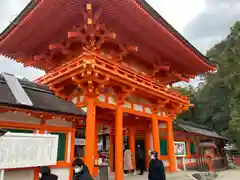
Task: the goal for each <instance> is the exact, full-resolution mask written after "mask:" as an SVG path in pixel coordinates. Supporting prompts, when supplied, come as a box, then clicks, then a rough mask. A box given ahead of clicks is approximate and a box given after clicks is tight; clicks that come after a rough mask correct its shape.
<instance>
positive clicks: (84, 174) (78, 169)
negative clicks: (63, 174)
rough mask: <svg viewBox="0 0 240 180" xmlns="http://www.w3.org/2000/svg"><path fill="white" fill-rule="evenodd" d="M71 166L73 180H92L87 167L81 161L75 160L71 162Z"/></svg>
mask: <svg viewBox="0 0 240 180" xmlns="http://www.w3.org/2000/svg"><path fill="white" fill-rule="evenodd" d="M72 166H73V169H74V176H73V180H93V178H92V176H91V175H90V173H89V170H88V167H87V166H86V165H85V164H84V162H83V160H82V159H80V158H76V159H75V160H74V161H73V163H72Z"/></svg>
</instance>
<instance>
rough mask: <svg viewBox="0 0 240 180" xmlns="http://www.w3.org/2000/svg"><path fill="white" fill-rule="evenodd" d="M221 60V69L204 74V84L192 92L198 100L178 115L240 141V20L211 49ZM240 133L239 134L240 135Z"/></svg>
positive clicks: (209, 54) (210, 54) (214, 58)
mask: <svg viewBox="0 0 240 180" xmlns="http://www.w3.org/2000/svg"><path fill="white" fill-rule="evenodd" d="M207 57H208V58H209V59H210V60H211V61H213V62H215V63H216V64H218V68H217V72H214V73H207V74H205V75H204V76H203V78H204V79H205V83H204V85H201V87H199V89H198V91H191V92H190V94H191V95H190V99H191V101H192V103H194V104H195V107H194V108H190V109H189V110H188V111H187V112H185V113H184V114H183V115H180V116H179V117H178V118H181V119H184V120H191V121H195V122H197V123H201V124H204V125H206V126H208V127H211V128H213V129H215V130H216V131H217V132H218V133H222V134H224V135H228V136H230V137H231V138H233V139H236V140H238V142H239V144H240V22H239V21H238V22H236V23H235V24H234V25H233V26H232V27H231V29H230V34H229V35H228V36H227V37H226V38H225V39H224V40H223V41H221V42H220V43H218V44H216V45H215V46H214V47H213V48H211V49H210V50H209V51H208V52H207ZM238 137H239V138H238Z"/></svg>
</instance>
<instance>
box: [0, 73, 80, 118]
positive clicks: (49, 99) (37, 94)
mask: <svg viewBox="0 0 240 180" xmlns="http://www.w3.org/2000/svg"><path fill="white" fill-rule="evenodd" d="M18 80H19V82H20V84H21V86H22V87H23V89H24V90H25V92H26V93H27V95H28V97H29V98H30V100H31V101H32V103H33V105H32V106H28V105H24V104H20V103H17V102H16V99H15V98H14V96H13V94H12V92H11V90H10V89H9V87H8V85H7V83H6V81H5V79H4V78H3V76H2V74H0V92H1V93H0V105H1V106H8V107H16V108H23V109H30V110H36V111H43V112H49V113H56V114H62V115H73V116H82V115H85V112H84V111H82V110H81V109H79V108H77V107H76V106H75V105H74V104H73V103H72V102H69V101H64V100H62V99H60V98H59V97H57V96H55V95H54V94H53V92H52V91H50V90H49V89H48V87H47V86H44V85H39V84H36V83H33V82H31V81H28V80H26V79H18Z"/></svg>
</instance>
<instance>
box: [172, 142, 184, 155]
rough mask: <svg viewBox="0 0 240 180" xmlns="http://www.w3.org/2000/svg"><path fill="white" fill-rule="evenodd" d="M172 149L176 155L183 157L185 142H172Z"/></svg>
mask: <svg viewBox="0 0 240 180" xmlns="http://www.w3.org/2000/svg"><path fill="white" fill-rule="evenodd" d="M174 150H175V155H176V157H185V156H186V144H185V142H174Z"/></svg>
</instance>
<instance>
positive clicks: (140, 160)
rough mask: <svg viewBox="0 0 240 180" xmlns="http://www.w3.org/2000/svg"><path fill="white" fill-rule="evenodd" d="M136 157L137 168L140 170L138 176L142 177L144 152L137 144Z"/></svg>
mask: <svg viewBox="0 0 240 180" xmlns="http://www.w3.org/2000/svg"><path fill="white" fill-rule="evenodd" d="M137 157H138V162H137V166H138V167H139V169H140V173H139V175H143V173H144V170H145V161H144V152H143V150H142V148H141V147H140V145H139V144H138V145H137Z"/></svg>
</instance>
